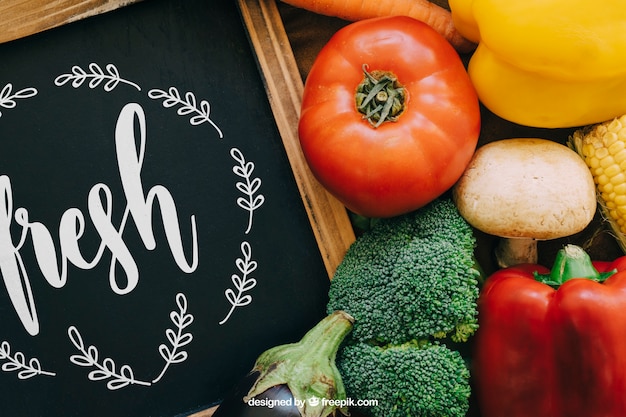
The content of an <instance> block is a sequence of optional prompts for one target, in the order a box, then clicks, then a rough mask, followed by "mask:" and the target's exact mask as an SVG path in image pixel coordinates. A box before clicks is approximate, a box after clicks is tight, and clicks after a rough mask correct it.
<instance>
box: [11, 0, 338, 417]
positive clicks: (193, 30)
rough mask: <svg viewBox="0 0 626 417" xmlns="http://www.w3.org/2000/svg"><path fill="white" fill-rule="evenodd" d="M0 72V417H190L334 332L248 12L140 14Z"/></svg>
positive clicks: (97, 24)
mask: <svg viewBox="0 0 626 417" xmlns="http://www.w3.org/2000/svg"><path fill="white" fill-rule="evenodd" d="M0 57H1V59H0V199H1V201H0V274H1V276H2V280H3V285H2V286H0V323H2V324H1V325H0V415H13V416H53V417H54V416H64V417H65V416H68V417H69V416H113V415H114V416H174V415H184V414H188V413H191V412H193V411H194V410H198V409H202V408H205V407H207V406H209V405H211V404H214V403H216V402H218V401H219V400H220V398H221V396H222V395H223V394H224V393H225V391H226V390H227V389H228V388H229V387H230V386H231V385H232V384H233V383H234V382H236V380H237V379H238V378H239V377H241V376H242V375H243V374H244V373H245V372H246V371H248V370H249V368H250V367H251V365H252V363H253V361H254V359H255V358H256V357H257V356H258V354H259V353H260V352H262V351H263V350H265V349H266V348H268V347H270V346H273V345H276V344H278V343H286V342H290V341H294V340H297V339H299V338H300V337H301V336H302V334H303V333H304V332H305V331H306V330H307V329H308V328H310V327H311V326H312V325H313V324H314V323H315V322H317V321H318V320H319V319H320V318H321V317H322V316H323V314H324V306H325V302H326V291H327V289H328V275H327V270H326V269H325V266H324V261H323V260H322V259H321V256H320V252H319V250H318V246H317V243H316V241H315V238H314V236H313V233H312V231H311V224H310V223H309V220H308V219H307V215H306V212H305V209H304V207H303V202H302V200H301V198H300V195H299V192H298V189H297V185H296V183H295V181H294V175H293V172H292V170H291V168H290V166H289V162H288V160H287V156H286V155H285V149H284V147H283V144H282V143H281V140H280V134H279V132H278V130H277V126H276V123H275V120H274V117H273V115H272V110H271V108H270V106H269V104H268V98H267V95H266V91H265V88H264V84H263V80H262V78H261V77H260V75H259V70H258V69H257V63H256V62H255V57H254V52H253V50H252V49H251V47H250V44H249V41H248V38H247V36H246V31H245V30H244V27H243V25H242V21H241V17H240V14H239V11H238V10H237V7H236V5H235V3H234V2H232V1H231V0H212V1H210V2H207V1H205V0H186V1H179V0H150V1H146V2H141V3H138V4H135V5H131V6H128V7H126V8H123V9H120V10H117V11H114V12H110V13H108V14H104V15H101V16H96V17H92V18H89V19H86V20H82V21H80V22H76V23H72V24H69V25H66V26H62V27H60V28H57V29H54V30H51V31H48V32H44V33H41V34H38V35H34V36H31V37H28V38H24V39H20V40H16V41H12V42H9V43H6V44H3V45H0Z"/></svg>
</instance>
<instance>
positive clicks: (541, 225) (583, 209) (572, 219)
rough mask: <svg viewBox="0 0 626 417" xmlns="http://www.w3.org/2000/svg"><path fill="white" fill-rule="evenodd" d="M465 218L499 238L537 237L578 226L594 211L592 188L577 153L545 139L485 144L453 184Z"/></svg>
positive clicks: (578, 228) (561, 233)
mask: <svg viewBox="0 0 626 417" xmlns="http://www.w3.org/2000/svg"><path fill="white" fill-rule="evenodd" d="M453 198H454V200H455V202H456V204H457V207H458V209H459V212H460V213H461V215H462V216H463V217H464V218H465V220H466V221H467V222H468V223H469V224H471V225H472V226H473V227H475V228H476V229H478V230H481V231H483V232H485V233H488V234H491V235H496V236H500V237H504V238H531V239H537V240H548V239H556V238H560V237H565V236H570V235H572V234H574V233H577V232H580V231H581V230H583V229H584V228H585V227H586V226H587V225H588V224H589V223H590V222H591V220H592V219H593V217H594V215H595V212H596V205H597V202H596V189H595V184H594V181H593V177H592V175H591V172H590V171H589V168H588V167H587V166H586V165H585V163H584V161H583V160H582V158H581V157H580V156H579V155H578V154H577V153H576V152H574V151H573V150H571V149H570V148H568V147H567V146H565V145H561V144H559V143H557V142H554V141H550V140H547V139H538V138H516V139H503V140H498V141H495V142H491V143H488V144H486V145H484V146H482V147H480V148H478V150H477V151H476V152H475V154H474V157H473V158H472V160H471V161H470V163H469V165H468V167H467V169H466V170H465V173H464V174H463V175H462V176H461V178H460V179H459V181H458V182H457V184H456V185H455V186H454V188H453Z"/></svg>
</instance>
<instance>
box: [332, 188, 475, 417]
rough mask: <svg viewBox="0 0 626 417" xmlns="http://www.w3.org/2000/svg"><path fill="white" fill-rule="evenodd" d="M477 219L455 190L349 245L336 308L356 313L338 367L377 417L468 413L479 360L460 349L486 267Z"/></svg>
mask: <svg viewBox="0 0 626 417" xmlns="http://www.w3.org/2000/svg"><path fill="white" fill-rule="evenodd" d="M475 244H476V240H475V237H474V234H473V230H472V228H471V226H470V225H469V224H468V223H467V222H466V221H465V220H464V219H463V218H462V217H461V215H460V214H459V212H458V210H457V208H456V205H455V204H454V202H453V201H452V200H451V199H450V198H445V197H442V198H440V199H437V200H435V201H433V202H432V203H430V204H429V205H427V206H425V207H423V208H421V209H419V210H417V211H414V212H412V213H409V214H406V215H403V216H397V217H393V218H388V219H380V220H379V221H377V222H376V223H375V225H374V226H373V228H372V229H371V230H369V231H368V232H366V233H365V234H363V235H362V236H360V237H359V238H358V239H357V240H356V242H354V243H353V244H352V246H351V247H350V248H349V249H348V251H347V253H346V255H345V256H344V259H343V261H342V262H341V264H340V265H339V266H338V268H337V270H336V272H335V275H334V276H333V279H332V281H331V285H330V290H329V302H328V306H327V308H328V311H329V313H330V312H332V311H335V310H344V311H346V312H347V313H348V314H350V315H351V316H352V317H354V319H355V322H354V326H353V329H352V333H351V334H350V335H349V336H348V338H347V339H346V343H345V345H344V346H342V348H341V349H340V351H339V354H338V357H337V366H338V367H339V370H340V373H341V375H342V378H343V380H344V385H345V388H346V392H347V394H348V397H351V398H357V399H376V400H378V402H379V403H378V405H377V406H374V407H365V408H363V410H362V411H363V412H364V413H365V414H366V415H369V416H372V417H394V416H402V417H444V416H445V417H461V416H464V415H465V414H466V412H467V411H468V409H469V395H470V384H469V369H468V367H467V364H466V362H465V360H464V358H463V355H462V354H461V353H460V352H459V351H458V350H457V349H459V348H461V347H462V345H463V344H464V342H466V341H467V340H468V338H469V337H470V336H471V335H472V334H473V333H474V332H475V331H476V329H477V328H478V312H477V305H476V302H477V299H478V293H479V287H478V282H479V281H478V280H479V278H480V272H479V268H478V266H477V264H476V262H475V258H474V247H475Z"/></svg>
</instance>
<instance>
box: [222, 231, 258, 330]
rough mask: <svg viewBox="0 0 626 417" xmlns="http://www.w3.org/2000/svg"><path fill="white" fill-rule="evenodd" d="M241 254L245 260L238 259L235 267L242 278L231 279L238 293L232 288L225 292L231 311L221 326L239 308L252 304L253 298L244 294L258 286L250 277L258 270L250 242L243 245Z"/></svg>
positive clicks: (234, 275) (234, 277)
mask: <svg viewBox="0 0 626 417" xmlns="http://www.w3.org/2000/svg"><path fill="white" fill-rule="evenodd" d="M241 253H242V254H243V258H237V260H236V261H235V265H236V266H237V269H239V272H241V276H239V275H237V274H233V275H232V276H231V278H230V279H231V281H232V282H233V285H234V286H235V290H236V292H235V290H233V289H232V288H227V289H226V291H224V295H226V299H227V300H228V302H229V303H230V310H229V311H228V314H226V317H224V319H222V321H220V323H219V324H224V323H226V322H227V321H228V319H229V318H230V316H231V315H232V314H233V311H235V309H236V308H237V307H243V306H247V305H248V304H250V303H251V302H252V296H251V295H250V294H244V293H246V292H248V291H250V290H251V289H252V288H254V287H255V286H256V283H257V281H256V279H254V278H252V277H250V274H252V273H253V272H254V271H255V270H256V268H257V262H256V261H254V260H252V248H251V247H250V244H249V243H248V242H245V241H244V242H242V243H241Z"/></svg>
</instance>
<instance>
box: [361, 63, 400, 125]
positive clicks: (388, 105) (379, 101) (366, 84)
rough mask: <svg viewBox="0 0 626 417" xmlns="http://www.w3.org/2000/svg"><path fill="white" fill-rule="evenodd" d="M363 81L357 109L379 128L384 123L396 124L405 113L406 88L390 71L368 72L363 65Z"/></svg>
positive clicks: (365, 65) (371, 123)
mask: <svg viewBox="0 0 626 417" xmlns="http://www.w3.org/2000/svg"><path fill="white" fill-rule="evenodd" d="M363 73H364V78H363V81H361V83H360V84H359V86H358V87H357V91H356V107H357V110H358V111H359V112H360V113H362V114H363V118H364V119H367V121H368V122H369V123H370V125H372V127H374V128H377V127H379V126H380V125H381V124H383V123H384V122H395V121H397V120H398V117H399V116H400V115H401V114H402V112H403V111H404V103H405V98H406V90H405V88H404V87H403V86H402V85H401V84H400V83H399V82H398V78H397V77H396V76H395V75H394V74H393V73H391V72H389V71H372V72H371V73H370V72H368V71H367V64H363Z"/></svg>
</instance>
